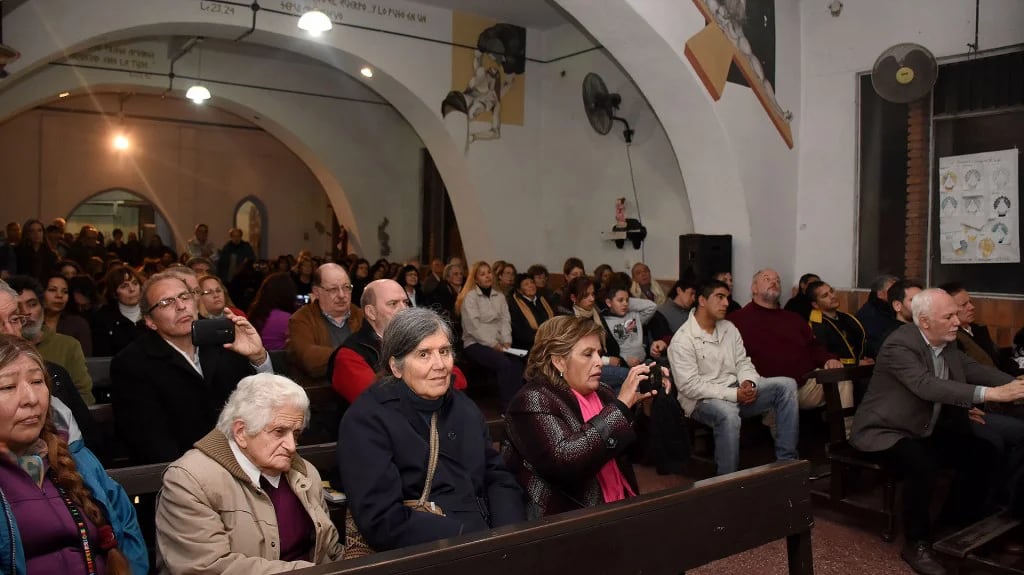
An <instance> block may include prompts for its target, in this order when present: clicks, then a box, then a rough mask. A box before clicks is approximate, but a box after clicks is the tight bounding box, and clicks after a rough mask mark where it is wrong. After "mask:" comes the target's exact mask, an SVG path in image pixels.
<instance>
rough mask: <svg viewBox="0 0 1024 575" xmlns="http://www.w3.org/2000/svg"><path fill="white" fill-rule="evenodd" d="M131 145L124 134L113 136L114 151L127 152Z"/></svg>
mask: <svg viewBox="0 0 1024 575" xmlns="http://www.w3.org/2000/svg"><path fill="white" fill-rule="evenodd" d="M131 145H132V142H131V140H129V139H128V136H125V135H124V134H117V135H116V136H114V149H115V150H122V151H123V150H127V149H128V148H129V147H130V146H131Z"/></svg>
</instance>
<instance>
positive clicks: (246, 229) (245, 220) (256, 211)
mask: <svg viewBox="0 0 1024 575" xmlns="http://www.w3.org/2000/svg"><path fill="white" fill-rule="evenodd" d="M234 224H235V227H236V228H238V229H240V230H242V241H246V242H249V245H251V246H252V251H254V252H256V257H258V258H260V259H267V241H266V240H267V209H266V208H265V207H264V206H263V202H261V201H260V200H259V198H257V197H255V196H248V197H246V198H245V199H243V200H242V201H241V202H239V203H238V205H237V206H235V220H234Z"/></svg>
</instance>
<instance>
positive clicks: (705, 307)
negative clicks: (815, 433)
mask: <svg viewBox="0 0 1024 575" xmlns="http://www.w3.org/2000/svg"><path fill="white" fill-rule="evenodd" d="M728 309H729V287H728V286H727V285H726V284H724V283H723V282H720V281H717V280H712V281H710V282H708V283H706V284H704V285H703V286H701V288H700V292H699V294H698V296H697V307H696V308H694V310H693V313H691V314H690V319H689V320H687V322H686V323H685V324H683V326H682V327H681V328H679V331H677V332H676V334H675V336H674V337H673V338H672V343H671V345H669V347H668V359H669V365H670V366H671V367H672V377H673V379H674V380H675V382H676V386H677V387H678V388H679V395H678V397H679V404H680V405H682V407H683V410H684V411H685V412H686V415H688V416H689V417H691V418H693V419H695V420H697V421H699V422H701V423H703V424H705V425H708V426H710V427H711V428H712V430H713V433H714V436H715V463H716V464H717V465H718V474H719V475H723V474H726V473H732V472H733V471H736V469H737V467H738V466H739V446H740V443H739V439H740V422H741V421H742V419H743V418H744V417H752V416H755V415H760V414H762V413H765V412H767V411H768V410H773V411H774V412H775V422H776V433H775V457H776V458H777V459H779V460H790V459H796V458H797V452H796V444H797V438H798V435H799V417H800V415H799V409H798V408H797V401H796V382H795V381H793V379H792V378H789V377H768V378H765V377H761V376H760V375H758V373H757V370H756V369H754V364H753V362H751V361H750V358H749V357H748V356H747V351H746V349H745V348H744V347H743V338H742V337H741V336H740V332H739V330H738V329H736V326H734V325H733V324H732V322H730V321H728V320H726V319H725V314H726V311H727V310H728Z"/></svg>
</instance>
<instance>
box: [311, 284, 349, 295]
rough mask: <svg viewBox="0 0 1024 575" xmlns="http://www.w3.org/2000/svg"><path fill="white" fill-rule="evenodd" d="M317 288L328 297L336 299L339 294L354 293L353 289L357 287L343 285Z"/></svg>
mask: <svg viewBox="0 0 1024 575" xmlns="http://www.w3.org/2000/svg"><path fill="white" fill-rule="evenodd" d="M316 287H317V289H319V290H321V291H323V292H324V293H326V294H327V295H328V296H330V297H336V296H337V295H338V294H341V293H345V294H350V293H352V288H353V287H355V286H353V285H352V284H341V285H337V286H332V287H326V286H316Z"/></svg>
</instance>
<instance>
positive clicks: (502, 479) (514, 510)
mask: <svg viewBox="0 0 1024 575" xmlns="http://www.w3.org/2000/svg"><path fill="white" fill-rule="evenodd" d="M380 361H381V365H380V375H381V378H380V379H379V380H378V381H377V382H376V383H374V384H373V385H372V386H370V388H369V389H367V390H366V391H365V392H363V394H362V395H360V396H359V398H358V399H356V401H355V403H353V404H352V406H351V407H350V408H349V409H348V411H347V412H345V417H344V418H343V419H342V420H341V426H340V428H339V430H338V469H339V471H340V472H341V482H342V484H343V485H344V487H345V494H346V495H347V496H348V509H349V511H351V513H352V519H353V520H354V522H355V526H356V527H357V528H358V531H359V533H361V534H362V536H363V538H364V539H365V542H366V544H368V545H369V546H370V547H371V548H372V549H374V550H376V551H384V550H388V549H398V548H401V547H407V546H409V545H415V544H417V543H426V542H428V541H434V540H437V539H444V538H447V537H454V536H456V535H461V534H464V533H472V532H480V531H486V530H488V529H491V528H495V527H501V526H503V525H509V524H511V523H516V522H519V521H523V520H524V519H525V518H526V516H525V513H524V509H523V492H522V491H521V490H520V489H519V486H518V485H517V484H516V480H515V478H513V477H512V474H511V473H509V472H508V469H506V468H505V465H504V463H503V461H502V458H501V455H500V454H499V453H498V452H497V450H495V449H494V444H493V442H492V441H491V438H490V435H489V434H488V431H487V424H486V423H485V421H484V417H483V414H481V413H480V410H479V409H478V408H477V406H476V404H475V403H473V401H472V400H471V399H469V398H468V397H466V396H465V395H463V394H462V392H460V391H458V390H455V389H453V388H452V385H451V380H452V368H453V365H454V353H453V350H452V336H451V328H450V327H449V326H448V323H447V322H446V321H445V320H444V319H443V318H442V317H441V316H439V315H438V314H437V313H436V312H434V311H432V310H429V309H425V308H409V309H404V310H402V311H399V312H398V313H396V314H395V316H394V318H393V319H392V320H391V323H390V324H388V327H387V328H386V329H385V330H384V335H383V337H382V339H381V351H380ZM432 448H433V450H436V451H434V452H435V453H436V454H437V456H436V461H435V464H436V468H434V469H431V465H430V464H429V462H430V460H431V452H432ZM431 473H432V475H431ZM428 477H431V479H430V480H428V479H427V478H428ZM419 500H422V501H423V506H420V505H419V504H418V501H419ZM410 503H413V504H415V505H410Z"/></svg>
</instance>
